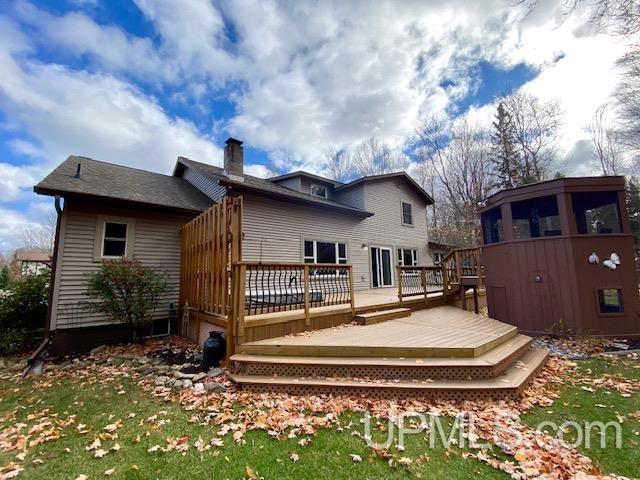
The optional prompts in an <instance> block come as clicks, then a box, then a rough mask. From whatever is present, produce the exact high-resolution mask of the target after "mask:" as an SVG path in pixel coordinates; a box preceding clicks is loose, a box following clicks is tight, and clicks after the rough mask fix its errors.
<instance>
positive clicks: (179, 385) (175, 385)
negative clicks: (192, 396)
mask: <svg viewBox="0 0 640 480" xmlns="http://www.w3.org/2000/svg"><path fill="white" fill-rule="evenodd" d="M170 385H171V387H173V388H182V380H174V381H173V382H172V383H171V384H170Z"/></svg>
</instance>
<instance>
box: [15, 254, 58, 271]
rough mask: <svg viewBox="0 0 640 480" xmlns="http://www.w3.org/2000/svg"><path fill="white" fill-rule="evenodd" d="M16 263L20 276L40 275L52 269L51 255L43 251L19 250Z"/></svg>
mask: <svg viewBox="0 0 640 480" xmlns="http://www.w3.org/2000/svg"><path fill="white" fill-rule="evenodd" d="M16 262H17V263H18V268H19V269H20V275H23V276H24V275H39V274H40V273H42V272H44V271H45V270H48V269H50V268H51V254H50V253H49V252H42V251H33V250H18V251H17V252H16Z"/></svg>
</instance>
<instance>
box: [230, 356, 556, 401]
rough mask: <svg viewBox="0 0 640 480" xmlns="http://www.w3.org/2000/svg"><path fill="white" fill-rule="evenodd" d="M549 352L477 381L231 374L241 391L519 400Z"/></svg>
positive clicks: (525, 358)
mask: <svg viewBox="0 0 640 480" xmlns="http://www.w3.org/2000/svg"><path fill="white" fill-rule="evenodd" d="M548 354H549V352H548V350H546V349H544V350H542V349H535V348H530V349H528V350H527V351H526V352H525V353H524V355H522V357H521V358H520V359H519V360H517V361H516V362H515V363H514V364H513V365H511V366H510V367H509V369H508V370H506V371H505V372H504V373H503V374H502V375H500V376H498V377H496V378H492V379H475V380H432V381H428V380H421V381H416V380H401V379H397V380H388V379H386V380H385V379H382V380H379V379H376V380H371V379H359V378H335V377H320V376H316V377H295V376H285V377H280V376H267V375H243V374H230V377H231V379H232V380H233V381H234V382H235V383H237V384H238V385H239V386H240V387H241V388H246V389H248V390H251V391H256V392H265V393H267V392H283V393H289V394H293V395H296V394H304V395H309V394H317V395H326V394H329V393H333V394H346V395H367V396H374V397H382V398H407V397H427V398H442V399H447V400H472V399H476V400H478V399H487V398H493V399H504V398H510V399H514V398H516V397H517V396H518V395H519V394H520V393H521V392H522V390H523V389H524V388H525V387H526V386H527V384H528V383H529V382H530V380H531V379H532V378H533V377H534V375H535V374H536V373H537V372H538V371H539V370H540V369H541V368H542V367H543V366H544V363H545V361H546V359H547V356H548Z"/></svg>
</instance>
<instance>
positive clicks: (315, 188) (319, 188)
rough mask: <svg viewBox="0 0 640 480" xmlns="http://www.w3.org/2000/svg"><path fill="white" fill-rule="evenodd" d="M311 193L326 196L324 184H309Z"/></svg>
mask: <svg viewBox="0 0 640 480" xmlns="http://www.w3.org/2000/svg"><path fill="white" fill-rule="evenodd" d="M311 195H314V196H316V197H322V198H327V187H325V186H324V185H317V184H315V183H312V184H311Z"/></svg>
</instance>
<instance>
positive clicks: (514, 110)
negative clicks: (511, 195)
mask: <svg viewBox="0 0 640 480" xmlns="http://www.w3.org/2000/svg"><path fill="white" fill-rule="evenodd" d="M502 102H503V104H504V106H505V108H506V109H507V111H508V112H509V114H510V116H511V121H512V126H513V135H514V139H515V142H516V143H517V145H518V148H519V150H520V155H521V158H522V168H523V169H524V172H522V178H523V180H524V183H533V182H539V181H542V180H545V179H546V178H548V177H549V167H550V164H551V161H552V160H553V157H554V155H555V151H556V140H557V134H558V128H559V127H560V125H561V123H562V110H561V108H560V103H559V102H558V101H555V100H554V101H548V102H541V101H540V100H539V99H538V97H536V96H534V95H531V94H528V93H523V92H514V93H512V94H510V95H507V96H506V97H504V98H503V99H502Z"/></svg>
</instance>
